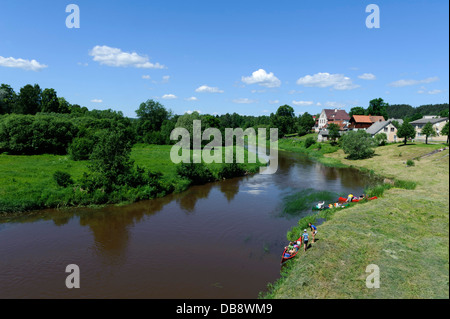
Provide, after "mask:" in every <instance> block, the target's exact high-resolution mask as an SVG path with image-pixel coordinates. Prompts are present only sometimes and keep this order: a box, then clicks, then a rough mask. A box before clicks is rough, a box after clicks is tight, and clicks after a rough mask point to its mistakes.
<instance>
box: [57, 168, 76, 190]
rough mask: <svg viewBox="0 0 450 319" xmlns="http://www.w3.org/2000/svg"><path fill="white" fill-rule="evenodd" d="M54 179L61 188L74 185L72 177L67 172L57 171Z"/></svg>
mask: <svg viewBox="0 0 450 319" xmlns="http://www.w3.org/2000/svg"><path fill="white" fill-rule="evenodd" d="M53 179H54V180H55V181H56V184H58V186H61V187H67V186H69V185H72V184H73V180H72V177H71V176H70V174H69V173H66V172H61V171H56V172H55V173H54V174H53Z"/></svg>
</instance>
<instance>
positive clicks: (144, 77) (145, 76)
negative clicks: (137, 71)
mask: <svg viewBox="0 0 450 319" xmlns="http://www.w3.org/2000/svg"><path fill="white" fill-rule="evenodd" d="M142 78H143V79H144V80H150V75H143V76H142Z"/></svg>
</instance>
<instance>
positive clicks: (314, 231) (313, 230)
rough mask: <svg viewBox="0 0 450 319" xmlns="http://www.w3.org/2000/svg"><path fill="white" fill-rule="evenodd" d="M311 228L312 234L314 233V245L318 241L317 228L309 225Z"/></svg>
mask: <svg viewBox="0 0 450 319" xmlns="http://www.w3.org/2000/svg"><path fill="white" fill-rule="evenodd" d="M309 227H310V228H311V232H312V238H313V240H312V242H313V244H314V242H315V240H316V234H317V227H316V226H314V225H313V224H311V223H309Z"/></svg>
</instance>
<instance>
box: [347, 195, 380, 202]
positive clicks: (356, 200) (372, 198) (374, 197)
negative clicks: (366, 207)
mask: <svg viewBox="0 0 450 319" xmlns="http://www.w3.org/2000/svg"><path fill="white" fill-rule="evenodd" d="M374 199H378V197H376V196H373V197H370V198H369V199H368V200H374ZM339 201H340V202H346V201H347V198H344V197H339ZM359 201H360V199H359V198H353V199H352V202H355V203H356V202H359Z"/></svg>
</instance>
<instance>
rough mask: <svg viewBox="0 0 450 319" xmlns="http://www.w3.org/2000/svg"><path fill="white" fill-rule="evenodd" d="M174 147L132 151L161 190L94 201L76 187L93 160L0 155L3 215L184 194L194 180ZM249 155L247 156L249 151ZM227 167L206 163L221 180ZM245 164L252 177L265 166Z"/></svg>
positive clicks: (138, 146) (0, 208)
mask: <svg viewBox="0 0 450 319" xmlns="http://www.w3.org/2000/svg"><path fill="white" fill-rule="evenodd" d="M171 147H172V146H171V145H148V144H136V145H135V146H134V147H133V149H132V151H131V159H132V160H134V162H135V164H136V165H138V166H140V167H145V168H146V169H147V170H149V171H152V172H153V173H157V172H160V173H161V174H162V176H161V177H160V178H159V181H158V182H159V185H161V187H160V188H159V189H158V190H155V191H153V189H150V191H151V192H149V190H148V189H142V190H133V189H129V190H127V191H126V192H122V193H121V194H117V195H115V196H109V198H108V197H106V196H105V195H104V194H100V196H103V197H100V198H99V197H95V198H91V196H87V195H86V194H85V192H83V191H82V190H80V188H79V187H77V186H76V185H77V181H78V180H80V179H81V178H82V176H83V174H84V173H89V169H88V164H89V161H73V160H71V159H70V158H69V156H68V155H22V156H17V155H6V154H0V216H1V215H11V214H12V213H14V214H20V213H23V212H27V211H31V210H38V209H44V208H56V207H57V208H61V207H74V206H90V205H103V204H127V203H132V202H135V201H138V200H141V199H150V198H155V197H161V196H164V195H167V194H169V193H171V192H181V191H184V190H186V189H187V188H188V187H189V186H190V181H189V180H187V179H185V178H180V177H179V176H178V175H177V165H176V164H174V163H173V162H172V161H171V159H170V150H171ZM224 153H225V152H223V154H224ZM245 154H246V156H247V154H248V152H247V150H245ZM223 165H224V164H216V163H212V164H206V167H207V168H208V169H209V170H210V171H211V173H212V175H213V178H214V179H216V180H217V179H219V177H218V176H219V172H220V171H221V169H222V168H223V167H224V166H223ZM242 165H243V166H242V167H243V169H244V174H252V173H256V172H257V171H258V169H259V167H260V166H261V165H265V164H260V163H254V164H252V163H245V164H242ZM56 171H62V172H66V173H69V174H70V175H71V177H72V179H73V180H74V181H75V184H74V185H73V186H69V187H66V188H64V187H60V186H58V185H57V184H56V182H55V180H54V178H53V174H54V173H55V172H56ZM237 173H238V172H237ZM240 173H242V172H240ZM236 176H240V175H236Z"/></svg>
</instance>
